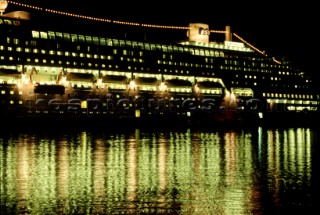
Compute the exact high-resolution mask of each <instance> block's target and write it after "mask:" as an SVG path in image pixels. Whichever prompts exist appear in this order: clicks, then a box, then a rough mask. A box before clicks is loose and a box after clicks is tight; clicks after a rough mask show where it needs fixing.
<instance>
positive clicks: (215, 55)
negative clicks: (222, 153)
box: [0, 16, 319, 123]
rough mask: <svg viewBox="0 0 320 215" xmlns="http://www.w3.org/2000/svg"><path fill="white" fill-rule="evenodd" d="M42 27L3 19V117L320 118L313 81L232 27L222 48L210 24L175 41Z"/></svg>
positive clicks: (0, 96) (0, 49)
mask: <svg viewBox="0 0 320 215" xmlns="http://www.w3.org/2000/svg"><path fill="white" fill-rule="evenodd" d="M114 25H115V24H114ZM41 26H42V25H33V23H32V22H31V21H30V20H24V19H16V18H12V17H10V16H0V31H1V35H0V102H1V107H0V111H1V115H2V117H6V118H8V119H24V120H31V119H38V120H40V119H41V120H43V121H46V120H47V119H51V120H52V119H59V120H62V121H64V122H66V121H69V122H71V121H77V120H85V121H87V120H94V121H99V122H116V121H118V120H120V119H130V120H140V121H142V120H168V121H169V122H170V121H171V122H183V123H184V122H192V121H193V122H200V123H201V122H204V121H206V122H209V123H213V122H226V121H228V122H238V121H247V120H249V121H252V120H253V121H256V120H261V119H262V120H263V119H265V120H269V121H270V120H271V119H272V120H273V119H279V116H286V117H287V118H286V119H294V117H297V116H300V115H301V116H302V118H304V119H305V116H306V115H305V114H306V113H308V114H309V115H310V113H318V107H319V95H318V94H317V92H316V91H315V90H314V87H313V86H312V84H313V82H312V80H311V79H310V78H308V77H305V76H304V74H303V73H301V72H300V71H297V70H294V69H293V68H291V66H290V64H288V63H286V62H279V61H277V60H275V59H274V58H272V57H268V56H267V55H265V54H264V53H263V52H260V51H259V50H257V49H255V48H254V47H252V46H251V45H250V44H248V43H246V42H245V41H244V40H242V38H240V37H238V36H237V35H236V34H232V33H231V31H230V28H229V27H226V29H225V31H221V32H218V33H223V35H225V39H224V41H223V42H222V43H218V42H210V38H211V35H212V33H213V31H209V29H208V26H207V25H206V24H201V23H192V24H190V25H189V27H188V28H186V29H187V30H186V31H187V33H188V40H186V41H183V42H179V43H169V42H167V43H165V42H163V41H160V40H159V41H156V40H152V41H146V40H132V39H130V38H127V37H114V36H113V37H111V36H110V37H109V36H108V35H107V34H106V35H105V36H104V35H102V36H101V34H97V35H96V36H92V35H91V33H90V34H83V33H78V32H77V31H73V30H71V29H70V31H67V30H65V31H57V30H54V29H50V28H49V27H48V26H46V27H43V26H42V27H41ZM232 36H237V39H238V40H239V41H240V42H235V41H232ZM279 113H281V114H279ZM273 116H276V117H274V118H272V117H273ZM292 116H293V117H292Z"/></svg>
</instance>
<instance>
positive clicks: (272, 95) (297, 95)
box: [263, 93, 313, 99]
mask: <svg viewBox="0 0 320 215" xmlns="http://www.w3.org/2000/svg"><path fill="white" fill-rule="evenodd" d="M263 97H276V98H292V99H294V98H296V99H298V98H299V99H313V96H312V95H304V94H303V95H302V94H281V93H263Z"/></svg>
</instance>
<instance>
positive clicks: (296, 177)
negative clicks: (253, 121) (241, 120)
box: [0, 127, 313, 214]
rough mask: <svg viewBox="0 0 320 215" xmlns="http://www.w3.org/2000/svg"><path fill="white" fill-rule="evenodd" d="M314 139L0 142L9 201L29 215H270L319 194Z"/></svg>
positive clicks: (277, 135)
mask: <svg viewBox="0 0 320 215" xmlns="http://www.w3.org/2000/svg"><path fill="white" fill-rule="evenodd" d="M312 132H313V131H312V130H310V129H306V128H292V129H265V128H261V127H260V128H259V129H258V131H250V132H249V131H245V130H242V131H224V132H220V131H219V132H218V131H212V132H207V131H206V132H204V131H201V132H195V131H192V130H187V131H184V132H163V133H162V132H154V133H152V132H151V133H147V132H141V130H140V129H136V130H135V131H134V132H132V133H130V134H129V135H128V134H122V133H107V134H106V135H104V136H102V135H101V136H99V135H100V133H99V134H97V133H94V134H95V135H97V136H98V137H96V136H95V135H93V134H92V133H90V132H78V133H74V134H68V135H67V136H64V137H56V136H55V135H53V136H52V137H43V136H40V135H39V136H35V135H34V134H33V135H27V134H26V135H25V136H24V135H21V136H17V137H14V138H12V139H4V138H2V137H1V136H0V153H1V154H0V156H1V160H0V164H1V170H0V172H1V200H2V201H3V202H4V203H3V204H5V205H6V207H8V208H11V209H8V211H9V210H11V212H12V211H13V210H15V212H18V213H21V214H22V213H23V214H25V213H30V214H54V213H56V214H59V213H62V214H68V213H73V212H76V213H81V214H88V213H95V214H121V213H125V212H128V210H129V212H130V213H132V214H139V213H174V214H196V213H197V214H212V213H214V214H261V212H263V209H264V208H265V207H266V205H265V201H268V204H271V205H272V206H273V207H280V206H281V203H282V202H283V198H286V197H283V195H286V191H292V190H290V189H293V188H294V189H295V192H296V191H297V189H298V188H301V189H302V188H306V189H310V184H311V177H312V170H311V167H312V163H311V162H312V155H313V153H311V148H312V143H313V142H312V141H313V140H312ZM265 190H267V194H266V193H265ZM280 194H281V195H280ZM265 195H267V198H266V196H265ZM281 198H282V199H281ZM306 198H308V196H307V197H306ZM282 204H283V203H282Z"/></svg>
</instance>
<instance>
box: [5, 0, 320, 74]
mask: <svg viewBox="0 0 320 215" xmlns="http://www.w3.org/2000/svg"><path fill="white" fill-rule="evenodd" d="M15 1H16V2H21V3H25V4H32V5H35V6H40V7H45V8H52V9H58V10H61V11H66V12H71V13H77V14H82V15H89V16H93V17H103V18H108V19H116V20H122V21H132V22H138V23H150V24H158V25H172V26H176V25H178V26H188V24H189V23H206V24H209V28H210V29H211V30H224V29H225V26H226V25H230V26H231V29H232V31H233V32H234V33H237V34H238V35H239V36H241V37H243V38H244V39H245V40H246V41H248V42H249V43H251V44H252V45H254V46H256V47H257V48H259V49H260V50H264V51H266V53H268V54H269V55H272V56H273V55H274V56H275V57H276V58H277V59H280V57H281V56H283V57H287V58H288V59H289V60H291V61H292V63H294V64H295V65H297V67H298V68H300V69H301V70H304V71H306V72H307V73H309V74H313V75H314V76H315V77H317V78H319V77H320V75H319V74H318V73H320V71H318V70H316V58H315V56H313V54H314V52H316V48H317V47H318V45H317V43H318V39H317V38H318V36H317V33H316V32H317V29H316V27H317V26H318V23H316V21H318V20H317V17H318V13H319V12H317V11H316V9H317V7H316V5H315V3H313V4H310V3H304V2H303V1H297V2H296V1H290V3H282V2H281V1H273V0H269V1H254V3H250V2H249V1H235V2H232V1H231V0H230V1H194V2H192V1H175V0H171V1H169V0H162V1H157V0H153V1H145V0H144V1H139V0H135V1H133V0H131V1H128V2H127V1H121V0H116V1H106V0H45V1H43V0H15ZM294 2H296V3H294ZM305 2H307V1H305ZM12 10H28V9H27V8H22V7H17V6H14V5H9V7H8V8H7V12H9V11H12ZM31 12H32V11H31Z"/></svg>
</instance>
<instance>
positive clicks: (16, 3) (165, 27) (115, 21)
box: [7, 0, 280, 63]
mask: <svg viewBox="0 0 320 215" xmlns="http://www.w3.org/2000/svg"><path fill="white" fill-rule="evenodd" d="M7 2H8V3H11V4H14V5H18V6H21V7H27V8H31V9H34V10H40V11H45V12H48V13H54V14H59V15H65V16H71V17H76V18H81V19H87V20H92V21H99V22H108V23H114V24H120V25H132V26H141V27H147V28H163V29H177V30H189V29H190V27H185V26H167V25H155V24H144V23H137V22H125V21H119V20H110V19H105V18H97V17H92V16H85V15H80V14H74V13H69V12H63V11H58V10H53V9H47V8H42V7H37V6H33V5H30V4H24V3H20V2H15V1H11V0H8V1H7ZM209 31H210V33H218V34H224V33H225V31H220V30H209ZM232 34H233V35H234V36H235V37H237V38H238V39H239V40H241V41H242V42H243V43H245V44H247V45H248V46H250V47H251V48H252V49H254V50H256V51H257V52H259V53H260V54H262V55H265V56H267V55H266V54H265V52H264V51H261V50H259V49H258V48H256V47H254V46H253V45H251V44H250V43H248V42H247V41H245V40H244V39H243V38H241V37H240V36H239V35H237V34H236V33H232ZM274 61H275V62H277V63H280V62H279V61H277V60H275V59H274Z"/></svg>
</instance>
